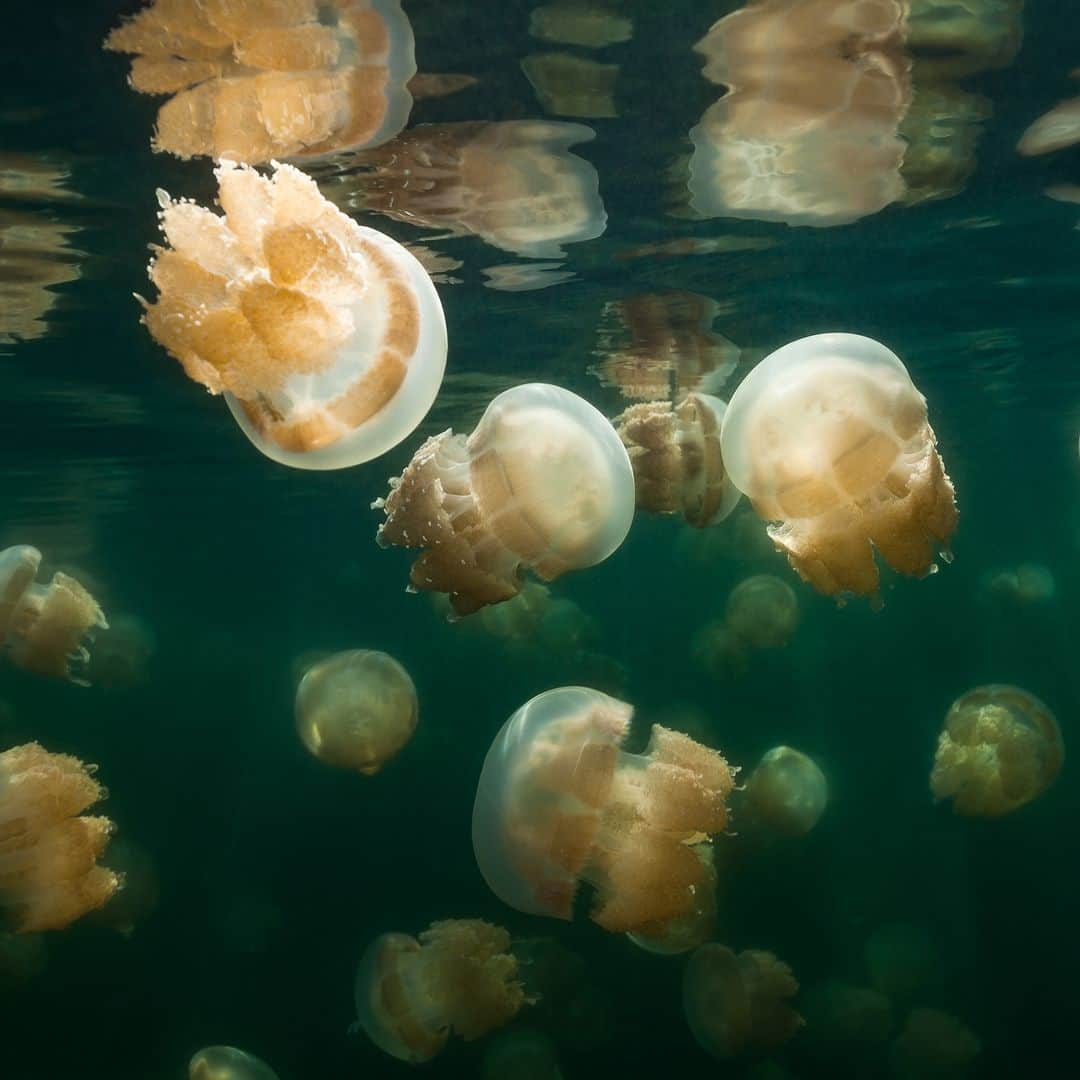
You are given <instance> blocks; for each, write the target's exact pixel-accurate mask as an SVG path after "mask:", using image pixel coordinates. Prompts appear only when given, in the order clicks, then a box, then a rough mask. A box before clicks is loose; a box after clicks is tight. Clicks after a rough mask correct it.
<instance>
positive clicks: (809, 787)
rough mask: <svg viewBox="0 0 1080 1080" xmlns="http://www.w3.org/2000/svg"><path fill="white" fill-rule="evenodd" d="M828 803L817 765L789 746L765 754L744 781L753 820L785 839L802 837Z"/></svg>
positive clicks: (826, 788) (823, 782)
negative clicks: (780, 834)
mask: <svg viewBox="0 0 1080 1080" xmlns="http://www.w3.org/2000/svg"><path fill="white" fill-rule="evenodd" d="M828 801H829V786H828V784H827V782H826V780H825V774H824V773H823V772H822V771H821V769H820V768H819V766H818V764H817V762H815V761H814V760H813V759H812V758H809V757H807V756H806V754H803V753H801V752H800V751H798V750H792V748H791V747H790V746H774V747H773V748H772V749H771V750H768V751H766V753H764V754H763V755H762V757H761V760H760V761H759V762H758V763H757V766H756V768H755V769H754V771H753V772H752V773H751V774H750V778H749V779H748V780H747V781H746V802H747V805H748V806H749V807H750V809H751V810H752V811H753V814H754V816H755V818H756V819H757V820H758V821H760V822H762V823H763V824H764V825H767V826H768V827H769V828H771V829H775V830H776V831H777V832H781V833H784V834H786V835H788V836H804V835H806V833H808V832H809V831H810V830H811V829H812V828H813V827H814V826H815V825H816V824H817V823H818V821H819V820H820V819H821V815H822V814H823V813H825V805H826V803H827V802H828Z"/></svg>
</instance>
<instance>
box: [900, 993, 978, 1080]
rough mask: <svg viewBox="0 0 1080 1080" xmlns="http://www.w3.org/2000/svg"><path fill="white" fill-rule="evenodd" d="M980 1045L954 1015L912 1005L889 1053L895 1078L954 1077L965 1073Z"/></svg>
mask: <svg viewBox="0 0 1080 1080" xmlns="http://www.w3.org/2000/svg"><path fill="white" fill-rule="evenodd" d="M981 1050H982V1045H981V1044H980V1042H979V1039H978V1037H977V1036H976V1035H975V1033H974V1032H973V1031H971V1030H970V1029H969V1028H967V1027H965V1026H964V1025H963V1024H962V1023H961V1022H960V1021H959V1020H957V1019H956V1017H955V1016H950V1015H949V1013H945V1012H940V1011H938V1010H937V1009H912V1011H911V1013H910V1014H909V1015H908V1018H907V1021H906V1022H905V1024H904V1030H903V1031H901V1032H900V1034H899V1036H897V1038H896V1041H895V1042H894V1043H893V1046H892V1052H891V1054H890V1063H891V1064H892V1070H893V1074H894V1075H895V1076H896V1077H897V1078H898V1080H954V1078H959V1077H963V1076H967V1075H968V1074H969V1073H970V1072H971V1067H972V1065H973V1064H974V1062H975V1059H976V1058H977V1057H978V1056H979V1052H980V1051H981Z"/></svg>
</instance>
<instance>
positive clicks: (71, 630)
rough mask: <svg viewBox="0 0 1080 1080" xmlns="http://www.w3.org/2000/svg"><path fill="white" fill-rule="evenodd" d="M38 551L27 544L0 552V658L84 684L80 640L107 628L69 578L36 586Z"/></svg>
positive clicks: (94, 604)
mask: <svg viewBox="0 0 1080 1080" xmlns="http://www.w3.org/2000/svg"><path fill="white" fill-rule="evenodd" d="M40 565H41V552H40V551H38V549H37V548H34V547H30V546H29V545H28V544H19V545H17V546H16V547H9V548H5V549H4V550H3V551H0V655H5V656H7V658H8V659H9V660H10V661H11V662H12V663H13V664H15V665H16V666H17V667H21V668H25V669H26V670H27V671H32V672H34V673H35V674H36V675H48V676H51V677H53V678H56V679H67V680H69V681H70V682H73V683H78V684H79V685H81V686H87V685H89V684H88V682H87V681H86V679H84V678H83V675H84V674H85V673H86V665H87V662H88V661H89V659H90V652H89V650H88V649H87V648H86V645H85V644H84V641H87V640H92V634H93V632H94V631H95V630H97V629H107V628H108V625H109V624H108V623H107V622H106V621H105V615H104V613H103V612H102V610H101V608H100V607H99V606H98V603H97V601H96V600H95V599H94V598H93V597H92V596H91V595H90V593H88V592H87V591H86V589H85V588H83V586H82V585H81V584H80V583H79V582H78V581H76V580H75V578H73V577H69V576H68V575H67V574H62V573H59V572H57V573H56V574H54V575H53V578H52V581H50V582H49V584H48V585H38V584H36V583H35V580H34V579H35V578H36V577H37V572H38V568H39V567H40Z"/></svg>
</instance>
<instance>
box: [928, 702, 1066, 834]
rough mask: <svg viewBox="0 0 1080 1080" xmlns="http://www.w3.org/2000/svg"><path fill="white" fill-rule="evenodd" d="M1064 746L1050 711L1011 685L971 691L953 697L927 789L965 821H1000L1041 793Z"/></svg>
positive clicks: (1056, 770) (1051, 779) (1057, 768)
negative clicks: (996, 818)
mask: <svg viewBox="0 0 1080 1080" xmlns="http://www.w3.org/2000/svg"><path fill="white" fill-rule="evenodd" d="M1064 757H1065V747H1064V745H1063V743H1062V739H1061V729H1060V728H1059V727H1058V723H1057V720H1056V719H1055V718H1054V714H1053V713H1052V712H1051V711H1050V710H1049V709H1048V708H1047V707H1046V705H1044V704H1043V703H1042V702H1041V701H1040V700H1039V699H1038V698H1037V697H1035V695H1034V694H1029V693H1028V692H1027V691H1026V690H1021V689H1020V688H1019V687H1017V686H1006V685H1003V684H990V685H987V686H977V687H976V688H975V689H974V690H969V691H968V692H967V693H966V694H962V695H961V696H960V697H958V698H957V699H956V700H955V701H954V702H953V703H952V706H951V707H950V709H949V712H948V714H947V715H946V717H945V729H944V730H943V731H942V733H941V735H940V737H939V738H938V746H937V753H936V754H935V755H934V768H933V771H932V772H931V774H930V790H931V791H932V792H933V794H934V798H935V799H952V801H953V804H952V805H953V810H954V811H955V812H956V813H958V814H963V815H964V816H965V817H1000V816H1001V815H1002V814H1008V813H1011V812H1012V811H1013V810H1016V809H1017V808H1018V807H1021V806H1023V805H1024V804H1025V803H1029V802H1031V800H1032V799H1034V798H1036V797H1037V796H1038V795H1041V794H1042V793H1043V792H1044V791H1045V790H1046V789H1047V788H1048V787H1049V786H1050V785H1051V784H1052V783H1053V782H1054V778H1055V777H1056V776H1057V774H1058V773H1059V772H1060V771H1061V765H1062V761H1063V760H1064Z"/></svg>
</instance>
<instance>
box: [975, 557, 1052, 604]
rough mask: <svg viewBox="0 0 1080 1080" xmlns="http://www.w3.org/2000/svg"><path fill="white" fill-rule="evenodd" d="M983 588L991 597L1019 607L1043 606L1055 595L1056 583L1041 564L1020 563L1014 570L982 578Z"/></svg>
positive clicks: (1002, 571) (993, 573) (990, 574)
mask: <svg viewBox="0 0 1080 1080" xmlns="http://www.w3.org/2000/svg"><path fill="white" fill-rule="evenodd" d="M981 584H982V586H983V588H984V589H985V590H986V592H988V593H989V594H990V595H991V596H993V597H996V598H998V599H1001V600H1007V601H1009V602H1011V603H1013V604H1017V605H1019V606H1021V607H1028V606H1033V605H1036V604H1045V603H1047V602H1049V601H1050V600H1053V599H1054V597H1055V595H1056V594H1057V582H1056V581H1055V580H1054V575H1053V573H1052V571H1051V570H1050V569H1049V567H1046V566H1043V565H1042V563H1021V564H1020V565H1019V566H1017V567H1016V568H1015V569H1010V570H995V571H993V572H991V573H989V574H987V575H985V576H984V578H983V579H982V582H981Z"/></svg>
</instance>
